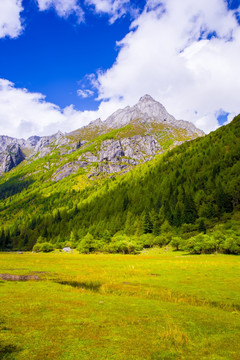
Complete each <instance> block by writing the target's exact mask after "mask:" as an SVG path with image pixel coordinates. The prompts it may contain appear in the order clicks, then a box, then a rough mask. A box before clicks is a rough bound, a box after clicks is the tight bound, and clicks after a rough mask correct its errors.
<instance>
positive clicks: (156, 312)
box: [0, 250, 240, 360]
mask: <svg viewBox="0 0 240 360" xmlns="http://www.w3.org/2000/svg"><path fill="white" fill-rule="evenodd" d="M0 274H14V275H35V276H37V277H39V278H40V279H41V280H38V281H37V280H36V281H4V280H1V281H0V359H17V360H26V359H28V360H40V359H41V360H45V359H60V360H71V359H74V360H78V359H79V360H85V359H87V360H90V359H93V360H113V359H114V360H123V359H124V360H158V359H165V360H173V359H174V360H175V359H194V360H197V359H206V360H209V359H211V360H220V359H222V360H223V359H224V360H228V359H234V360H239V359H240V347H239V344H240V257H237V256H229V255H201V256H189V255H185V254H183V253H179V252H171V251H165V250H162V251H161V250H159V251H157V250H152V251H150V252H146V253H145V254H141V255H137V256H136V255H135V256H131V255H79V254H36V253H24V254H18V253H1V254H0Z"/></svg>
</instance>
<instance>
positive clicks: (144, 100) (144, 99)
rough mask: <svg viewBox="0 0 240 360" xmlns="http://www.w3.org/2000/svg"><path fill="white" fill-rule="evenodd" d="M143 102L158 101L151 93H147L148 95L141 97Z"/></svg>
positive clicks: (140, 100) (140, 101)
mask: <svg viewBox="0 0 240 360" xmlns="http://www.w3.org/2000/svg"><path fill="white" fill-rule="evenodd" d="M142 102H145V103H146V102H152V103H153V102H156V100H154V99H153V98H152V97H151V96H150V95H148V94H146V95H144V96H142V97H140V99H139V103H142Z"/></svg>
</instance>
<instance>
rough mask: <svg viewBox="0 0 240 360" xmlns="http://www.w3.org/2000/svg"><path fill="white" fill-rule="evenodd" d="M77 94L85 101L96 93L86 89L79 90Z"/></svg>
mask: <svg viewBox="0 0 240 360" xmlns="http://www.w3.org/2000/svg"><path fill="white" fill-rule="evenodd" d="M77 94H78V96H80V97H82V98H83V99H86V98H88V97H91V96H93V95H94V91H92V90H88V89H86V90H83V89H79V90H77Z"/></svg>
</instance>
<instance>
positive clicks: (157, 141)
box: [0, 95, 204, 181]
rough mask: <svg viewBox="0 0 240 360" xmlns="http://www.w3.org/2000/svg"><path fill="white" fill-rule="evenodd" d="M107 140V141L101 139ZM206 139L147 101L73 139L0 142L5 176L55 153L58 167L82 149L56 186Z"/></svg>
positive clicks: (93, 124)
mask: <svg viewBox="0 0 240 360" xmlns="http://www.w3.org/2000/svg"><path fill="white" fill-rule="evenodd" d="M118 129H119V131H118ZM105 134H107V135H108V136H107V139H104V138H103V139H101V136H104V135H105ZM203 135H204V133H203V132H202V131H201V130H199V129H197V128H196V127H195V126H194V125H193V124H192V123H189V122H188V121H183V120H176V119H175V118H174V117H173V116H172V115H170V114H169V113H168V112H167V110H166V109H165V107H164V106H163V105H162V104H160V103H159V102H157V101H155V100H154V99H152V97H151V96H149V95H145V96H143V97H142V98H141V99H140V100H139V102H138V103H137V104H136V105H134V106H132V107H130V106H127V107H126V108H124V109H120V110H117V111H116V112H114V113H113V114H112V115H111V116H109V117H108V118H107V119H106V120H105V121H102V120H101V119H97V120H95V121H93V122H91V123H90V124H89V125H87V126H85V127H83V128H81V129H78V130H76V131H74V132H71V133H69V134H63V133H62V132H61V131H59V132H58V133H57V134H54V135H51V136H44V137H39V136H31V137H30V138H28V139H27V140H24V139H14V138H10V137H8V136H0V175H1V174H3V173H4V172H7V171H9V170H11V169H12V168H13V167H15V166H17V165H18V164H19V163H20V162H21V161H23V160H24V159H27V160H29V161H33V160H34V159H36V158H43V157H45V156H46V155H49V154H51V153H52V152H54V151H55V150H56V149H57V150H58V154H59V156H60V158H59V162H60V161H61V159H62V158H63V157H64V156H65V155H68V154H71V153H72V152H75V151H76V150H78V149H80V153H81V154H80V156H79V155H77V153H76V159H75V160H74V161H70V162H67V163H65V165H63V166H61V167H59V168H58V169H57V171H56V172H55V173H54V174H53V177H52V179H53V180H55V181H57V180H60V179H62V178H64V177H66V176H68V175H70V174H71V173H74V172H76V171H78V169H79V168H84V169H85V170H86V171H87V172H88V174H89V177H91V176H93V175H98V174H100V173H103V172H104V173H107V174H110V173H116V172H123V171H127V170H129V169H130V168H131V167H132V166H134V165H137V164H140V163H142V162H146V161H149V160H151V159H152V158H153V157H154V156H155V155H157V154H159V153H162V152H164V151H166V150H167V149H169V148H171V147H173V146H176V145H178V144H181V143H182V142H184V141H186V140H192V139H194V138H196V137H198V136H203ZM99 136H100V138H99ZM99 139H100V140H99ZM89 147H90V148H91V149H89ZM85 149H86V150H85Z"/></svg>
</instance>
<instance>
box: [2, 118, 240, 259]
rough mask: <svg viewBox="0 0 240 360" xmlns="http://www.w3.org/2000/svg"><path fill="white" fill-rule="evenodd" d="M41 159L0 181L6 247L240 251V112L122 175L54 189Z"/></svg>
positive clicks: (76, 180)
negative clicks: (158, 247)
mask: <svg viewBox="0 0 240 360" xmlns="http://www.w3.org/2000/svg"><path fill="white" fill-rule="evenodd" d="M42 161H43V160H42V159H39V160H37V161H35V162H33V163H32V164H28V165H26V166H25V167H24V164H21V165H20V166H19V168H18V169H15V172H14V171H13V172H10V173H9V174H8V177H5V178H4V180H2V181H1V184H0V196H1V199H2V201H1V209H0V211H1V218H2V220H1V222H2V224H1V225H2V230H1V232H0V248H2V249H27V250H30V249H32V248H33V246H34V245H35V243H36V242H37V243H38V244H40V245H39V248H40V247H41V244H44V246H45V247H47V244H46V243H49V244H48V245H49V249H51V248H52V247H58V248H61V247H62V246H64V245H66V244H70V245H71V246H73V247H74V246H78V247H79V249H80V250H81V249H82V251H83V252H84V251H85V252H89V251H93V250H105V251H111V252H114V251H122V252H131V251H133V252H134V251H137V249H140V248H141V247H143V246H152V245H153V244H158V245H164V244H168V243H169V242H171V243H172V245H173V246H175V248H176V249H178V248H181V246H187V247H188V249H190V250H191V251H193V252H197V253H200V252H208V251H209V252H211V251H214V250H221V251H224V252H230V253H238V252H240V241H239V237H240V234H239V232H238V226H237V224H238V221H239V219H240V218H239V209H240V115H239V116H238V117H236V118H235V119H234V120H233V121H232V123H231V124H229V125H227V126H224V127H221V128H219V129H218V130H216V131H215V132H213V133H210V134H209V135H207V136H205V137H201V138H198V139H196V140H193V141H190V142H186V143H184V144H182V145H180V146H177V147H176V148H174V149H172V150H171V151H168V152H167V153H165V154H163V155H158V156H156V157H155V158H154V159H153V160H151V161H149V162H148V163H145V164H142V165H138V166H137V167H136V168H134V169H133V170H131V171H130V172H128V173H126V174H124V175H114V174H113V175H111V176H109V174H108V176H106V177H104V176H103V175H102V176H100V177H94V178H88V177H87V176H86V175H84V174H83V173H82V174H81V173H79V172H78V173H76V174H72V175H71V176H69V177H67V178H64V179H63V180H61V181H59V182H58V183H57V184H56V183H55V182H53V181H49V180H48V179H49V173H52V172H53V167H51V165H50V163H51V161H53V159H52V158H51V157H50V156H49V158H48V160H44V161H45V165H44V166H45V168H47V167H48V169H47V171H46V172H43V173H42V174H41V175H38V177H36V176H35V177H34V174H35V173H36V172H37V171H39V168H38V166H40V167H41V166H42ZM26 171H27V172H28V173H29V174H31V176H26ZM20 177H21V181H19V178H20ZM199 233H201V234H200V235H198V234H199ZM189 239H190V240H189ZM229 239H232V240H231V241H230V244H229ZM183 244H184V245H183ZM196 244H198V246H197V247H196V246H195V245H196ZM199 244H200V245H199ZM201 244H205V245H204V246H202V245H201ZM201 246H202V247H201ZM36 249H37V246H36ZM84 249H85V250H84ZM131 249H133V250H131Z"/></svg>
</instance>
